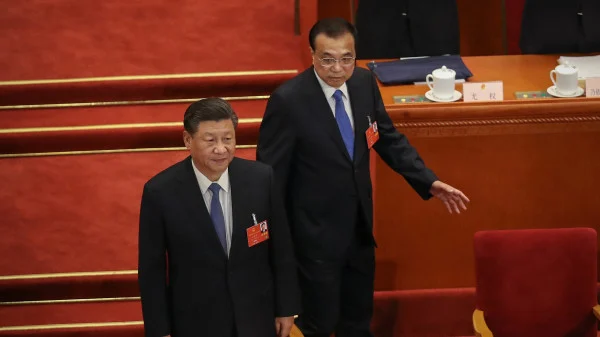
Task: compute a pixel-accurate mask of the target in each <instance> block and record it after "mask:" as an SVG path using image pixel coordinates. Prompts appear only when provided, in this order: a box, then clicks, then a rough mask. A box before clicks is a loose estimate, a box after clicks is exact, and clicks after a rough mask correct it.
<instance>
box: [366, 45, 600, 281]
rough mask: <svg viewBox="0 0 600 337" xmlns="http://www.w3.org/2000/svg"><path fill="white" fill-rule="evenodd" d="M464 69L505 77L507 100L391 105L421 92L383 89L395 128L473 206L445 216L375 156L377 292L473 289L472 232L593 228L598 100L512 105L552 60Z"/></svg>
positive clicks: (597, 214) (482, 61)
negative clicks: (398, 98)
mask: <svg viewBox="0 0 600 337" xmlns="http://www.w3.org/2000/svg"><path fill="white" fill-rule="evenodd" d="M465 63H467V65H469V67H470V68H471V70H472V71H473V72H474V73H475V74H476V79H477V80H492V79H493V80H502V81H504V83H505V96H506V97H507V98H510V99H509V100H507V101H504V102H492V103H463V102H456V103H448V104H438V103H431V104H429V103H412V104H410V103H409V104H391V102H392V99H391V98H392V96H394V95H399V94H419V93H420V94H422V93H424V92H425V90H426V89H425V87H424V86H390V87H381V91H382V93H383V96H384V100H385V103H386V109H387V110H388V112H389V113H390V116H391V117H392V119H393V121H394V123H395V126H396V127H397V128H398V129H399V130H400V131H402V132H403V133H405V134H406V135H407V136H408V137H409V139H410V141H411V143H412V144H413V145H414V146H416V148H417V149H418V150H419V152H420V154H421V155H422V157H423V159H424V160H425V162H426V164H427V165H428V166H429V167H431V168H432V169H433V170H434V171H435V172H436V173H437V174H438V176H439V177H440V178H441V179H442V180H443V181H446V182H448V183H450V184H452V185H454V186H455V187H457V188H460V189H462V190H463V191H464V192H465V193H466V194H467V195H468V196H469V197H470V198H471V200H472V203H471V204H470V209H469V210H468V211H467V212H465V213H463V214H461V215H450V214H448V213H447V211H446V210H445V207H444V206H443V205H442V203H441V202H440V201H438V200H436V199H434V200H430V201H427V202H425V201H422V200H421V199H420V198H419V197H418V196H417V194H416V193H415V192H414V191H413V190H412V189H411V188H410V187H409V186H408V184H406V182H405V181H404V180H403V179H402V178H401V177H400V176H399V175H397V174H396V173H394V172H392V171H391V170H390V169H389V168H388V167H387V166H386V165H385V164H384V163H383V162H382V161H381V160H380V159H377V160H376V163H375V166H376V168H375V176H376V180H375V188H376V189H375V214H376V218H375V235H376V238H377V240H378V244H379V249H378V250H377V271H376V273H377V274H376V289H378V290H390V289H422V288H436V287H467V286H474V285H475V284H474V269H473V268H474V263H473V260H474V257H473V248H472V240H473V234H474V233H475V232H476V231H478V230H483V229H513V228H554V227H575V226H585V227H592V228H596V230H599V231H600V207H598V205H600V194H599V193H597V191H598V190H599V189H600V177H599V176H598V172H600V156H598V148H600V99H598V98H585V97H581V98H572V99H541V100H525V101H520V100H516V99H514V96H513V95H512V93H513V92H514V91H517V90H539V89H545V88H546V87H547V86H548V85H549V84H548V82H549V79H547V72H548V71H549V70H550V69H552V67H553V66H554V65H555V64H556V56H552V55H547V56H492V57H466V58H465ZM359 65H361V66H364V63H359ZM507 91H508V92H507ZM508 93H510V96H509V95H508Z"/></svg>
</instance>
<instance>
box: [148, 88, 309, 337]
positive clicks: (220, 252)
mask: <svg viewBox="0 0 600 337" xmlns="http://www.w3.org/2000/svg"><path fill="white" fill-rule="evenodd" d="M237 123H238V118H237V116H236V114H235V113H234V111H233V109H232V108H231V106H230V105H229V103H227V102H226V101H224V100H222V99H219V98H207V99H203V100H200V101H198V102H195V103H193V104H192V105H190V106H189V108H188V109H187V110H186V112H185V115H184V118H183V125H184V129H185V131H184V132H183V140H184V143H185V146H186V148H187V149H189V151H190V156H188V157H187V158H185V159H184V160H182V161H180V162H178V163H176V164H174V165H173V166H171V167H169V168H167V169H166V170H164V171H162V172H160V173H158V174H157V175H156V176H154V177H153V178H152V179H150V180H149V181H148V182H147V183H146V184H145V186H144V191H143V196H142V202H141V211H140V228H139V266H138V267H139V269H138V275H139V276H138V278H139V286H140V293H141V299H142V312H143V317H144V329H145V335H146V336H149V337H150V336H152V337H162V336H173V337H186V336H189V337H192V336H193V337H197V336H210V337H269V336H270V337H275V336H279V337H287V336H288V335H289V333H290V329H291V328H292V326H293V322H294V317H293V316H294V315H296V314H298V313H299V312H300V294H299V288H298V281H297V274H296V263H295V259H294V252H293V247H292V241H291V237H290V232H289V229H288V224H287V216H286V214H285V211H284V207H283V205H282V204H281V200H282V199H281V197H280V196H279V195H278V194H277V193H276V191H278V189H277V188H275V187H274V186H273V183H272V182H273V171H272V169H271V167H269V166H267V165H265V164H262V163H259V162H254V161H249V160H244V159H240V158H236V157H234V154H235V144H236V142H235V128H236V126H237ZM257 221H258V223H261V222H263V221H266V226H265V227H266V228H267V229H268V232H269V235H268V236H267V235H262V234H261V231H260V228H259V224H258V223H257Z"/></svg>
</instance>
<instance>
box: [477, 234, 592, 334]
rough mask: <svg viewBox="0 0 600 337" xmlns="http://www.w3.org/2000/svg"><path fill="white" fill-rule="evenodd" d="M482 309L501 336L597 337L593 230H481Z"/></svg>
mask: <svg viewBox="0 0 600 337" xmlns="http://www.w3.org/2000/svg"><path fill="white" fill-rule="evenodd" d="M474 244H475V269H476V270H475V271H476V278H477V283H476V284H477V287H476V289H477V295H476V298H477V309H479V310H482V311H483V312H484V315H485V320H486V323H487V325H488V327H489V328H490V330H491V331H492V332H493V333H494V336H496V337H520V336H528V337H535V336H544V337H553V336H556V337H559V336H560V337H564V336H581V337H583V336H586V337H587V336H590V337H591V336H596V330H597V327H596V320H595V318H594V316H593V313H592V307H593V306H594V305H595V304H596V303H597V297H596V296H597V295H596V283H597V278H598V276H597V264H596V261H597V253H598V251H597V248H596V247H597V235H596V231H595V230H593V229H591V228H564V229H532V230H497V231H481V232H477V233H476V234H475V240H474Z"/></svg>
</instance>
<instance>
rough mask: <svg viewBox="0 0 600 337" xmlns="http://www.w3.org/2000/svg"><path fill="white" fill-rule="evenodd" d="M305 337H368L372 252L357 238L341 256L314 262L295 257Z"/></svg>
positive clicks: (300, 323)
mask: <svg viewBox="0 0 600 337" xmlns="http://www.w3.org/2000/svg"><path fill="white" fill-rule="evenodd" d="M297 258H298V265H299V270H298V272H299V275H298V276H299V279H300V288H301V291H302V305H303V310H302V314H300V315H299V317H298V320H297V321H296V324H297V326H298V328H299V329H300V330H301V331H302V333H303V334H304V336H305V337H329V336H330V335H331V334H332V333H334V332H335V336H336V337H372V336H373V334H372V333H371V331H370V324H371V317H372V316H373V290H374V289H373V287H374V278H375V248H374V246H373V242H372V240H371V239H370V240H361V238H360V236H359V235H358V234H357V235H356V238H355V239H354V240H353V242H352V244H351V245H350V247H349V249H348V252H347V254H346V255H345V256H343V257H342V258H339V259H327V260H316V259H309V258H306V257H302V256H298V257H297Z"/></svg>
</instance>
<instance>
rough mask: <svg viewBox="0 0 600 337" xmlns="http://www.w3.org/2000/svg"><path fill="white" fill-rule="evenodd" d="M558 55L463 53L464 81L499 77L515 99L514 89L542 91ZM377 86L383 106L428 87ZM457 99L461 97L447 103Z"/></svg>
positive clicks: (362, 63) (459, 86)
mask: <svg viewBox="0 0 600 337" xmlns="http://www.w3.org/2000/svg"><path fill="white" fill-rule="evenodd" d="M558 57H559V56H557V55H502V56H466V57H463V61H464V63H465V65H466V66H467V67H468V68H469V70H471V72H472V73H473V77H471V78H469V80H468V82H488V81H502V82H503V85H504V101H517V97H516V95H515V93H516V92H519V91H546V89H548V87H549V86H551V85H552V81H551V80H550V71H551V70H552V69H554V67H556V66H557V65H558V62H557V60H558ZM368 62H370V61H367V60H358V61H357V65H358V66H359V67H363V68H366V67H367V66H366V64H367V63H368ZM379 88H380V90H381V95H382V97H383V102H384V104H385V105H386V106H390V105H398V104H395V103H394V96H409V95H424V94H425V93H426V92H427V91H428V90H429V87H428V86H427V85H394V86H384V85H382V84H381V83H379ZM456 90H459V91H461V92H463V89H462V83H458V84H457V86H456ZM579 99H585V98H579ZM569 100H570V99H569ZM461 102H462V100H460V101H458V102H455V103H450V104H460V103H461ZM420 104H428V103H420ZM433 104H439V103H433ZM444 104H448V103H444ZM492 104H494V103H492ZM495 104H497V103H495Z"/></svg>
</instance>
